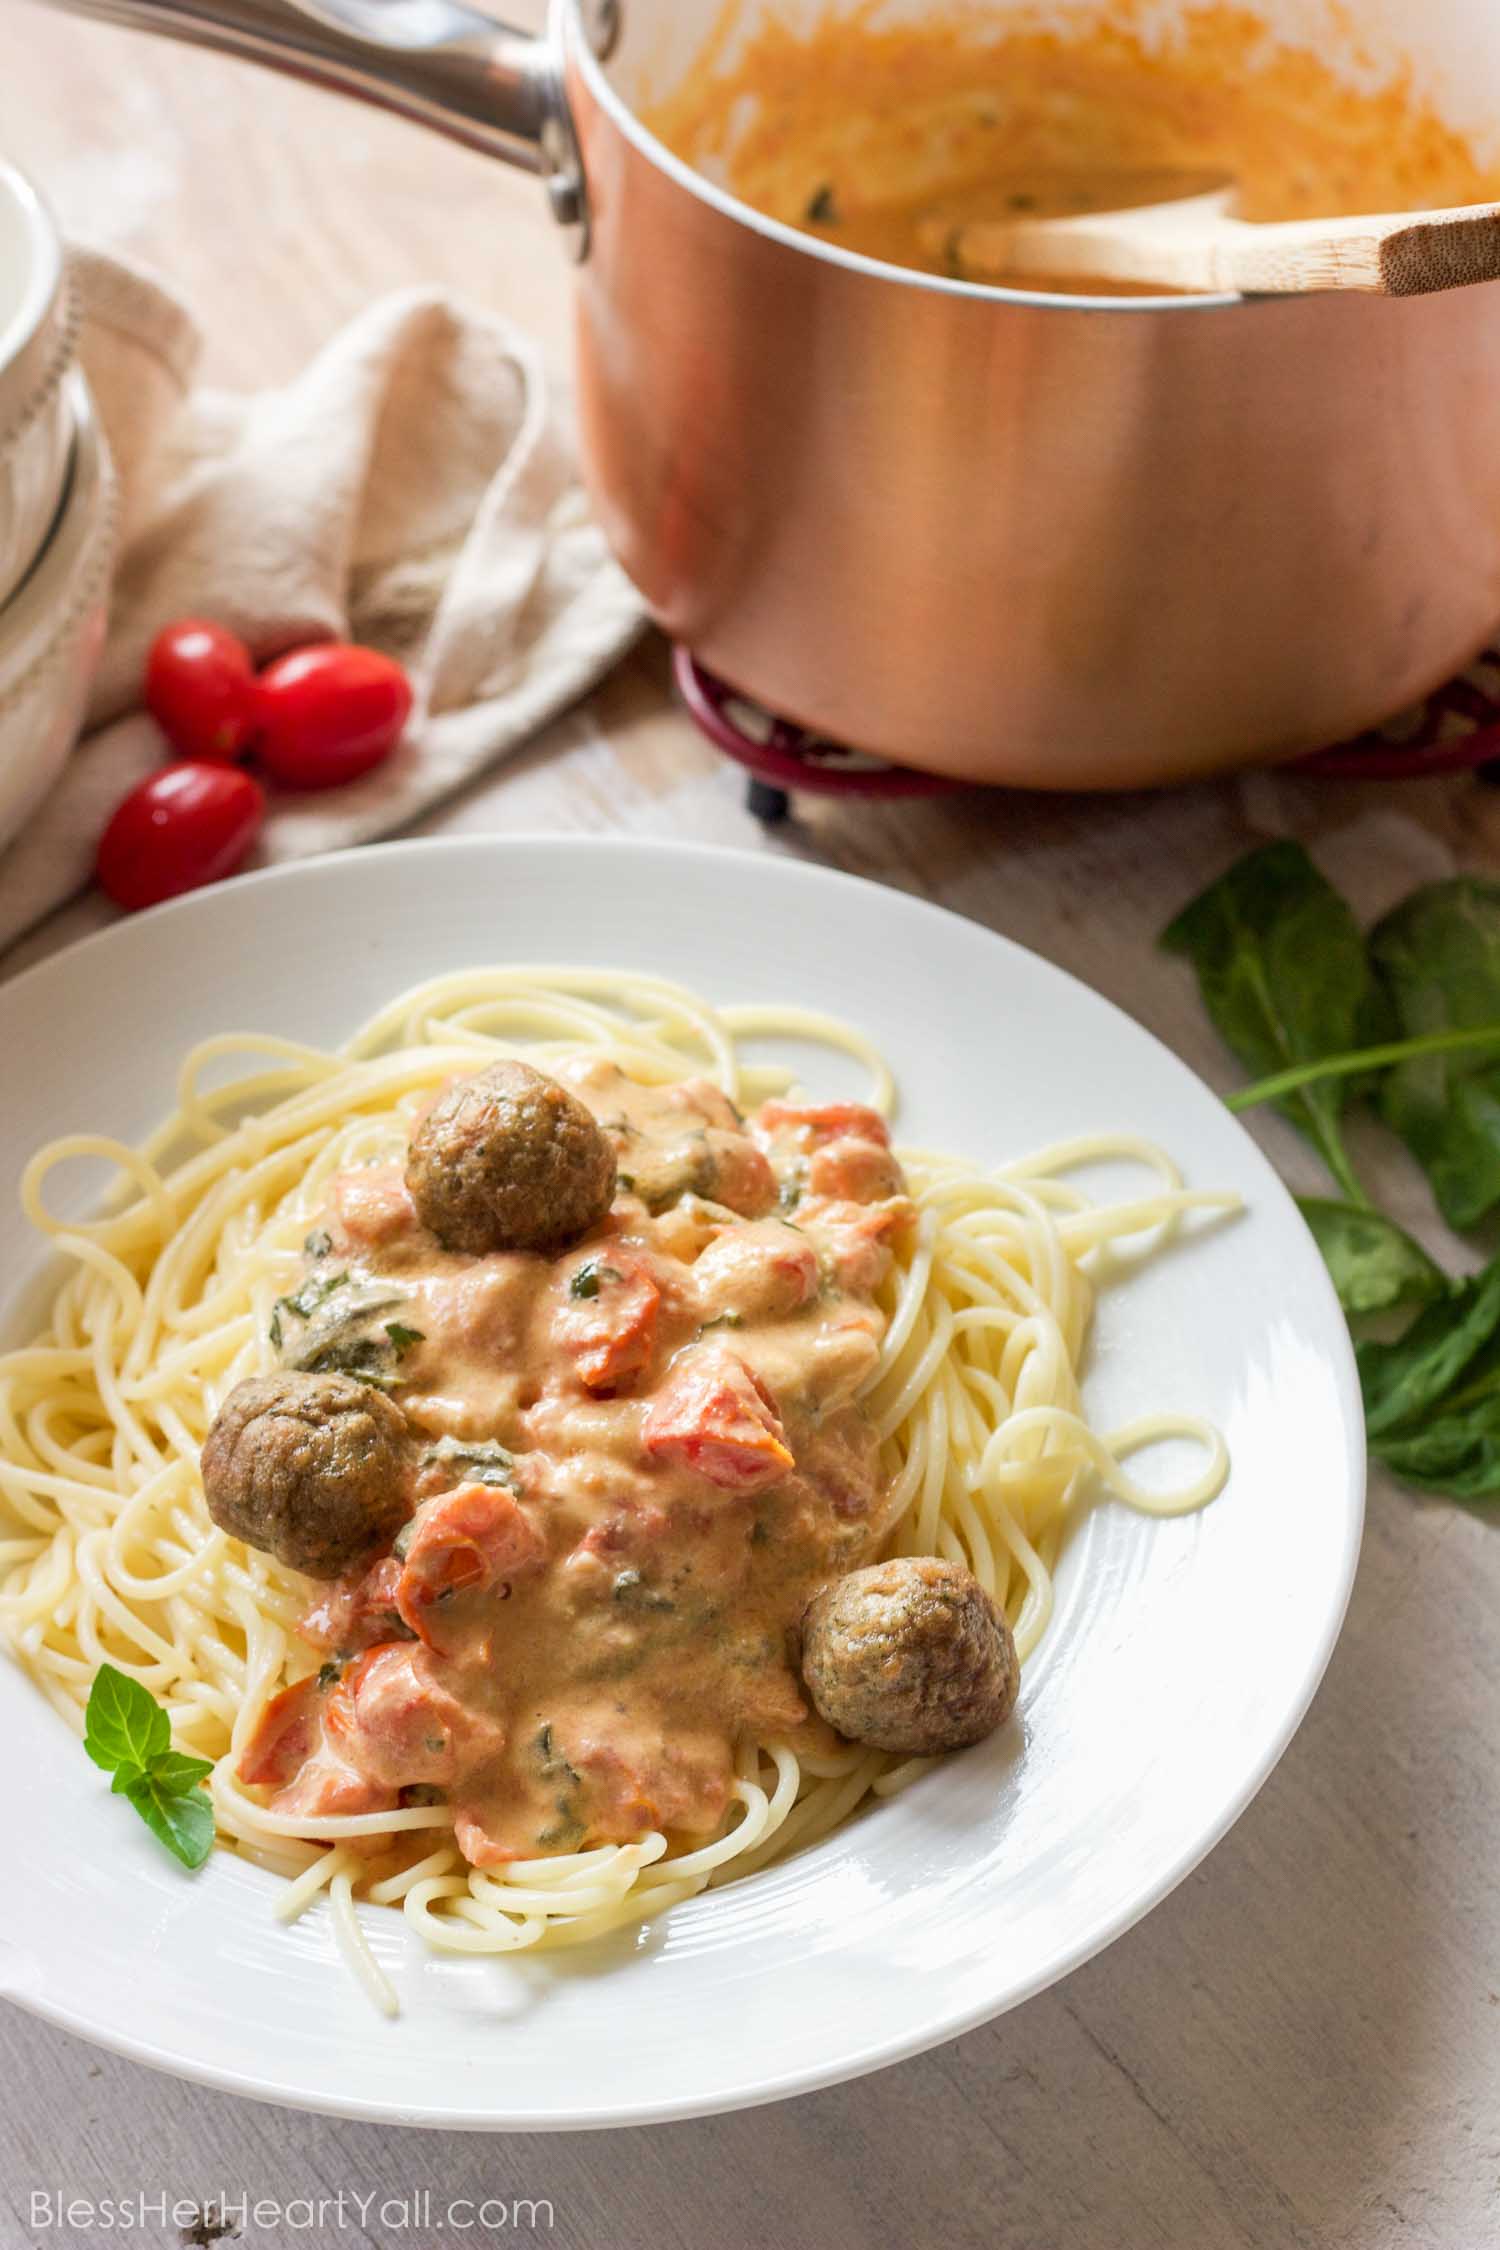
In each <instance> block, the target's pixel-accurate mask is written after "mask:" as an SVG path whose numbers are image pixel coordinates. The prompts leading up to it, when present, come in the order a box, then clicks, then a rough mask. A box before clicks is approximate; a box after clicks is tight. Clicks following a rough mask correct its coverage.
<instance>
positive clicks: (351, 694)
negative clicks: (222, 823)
mask: <svg viewBox="0 0 1500 2250" xmlns="http://www.w3.org/2000/svg"><path fill="white" fill-rule="evenodd" d="M410 710H411V682H410V681H409V680H408V679H407V677H406V674H405V673H404V672H403V671H402V669H401V667H400V665H399V664H396V663H394V662H393V661H392V660H391V658H390V657H388V656H382V655H381V654H380V652H379V651H378V650H377V649H373V648H356V647H355V646H354V645H353V644H352V643H351V642H346V641H328V642H325V643H324V644H323V645H322V646H320V647H317V648H299V649H295V650H294V651H293V652H292V654H291V655H290V656H282V657H278V658H277V660H276V662H275V663H274V664H271V665H268V666H267V667H266V669H265V671H264V672H262V674H261V676H260V730H261V731H260V741H259V744H258V748H259V753H260V758H261V762H262V764H263V765H264V767H265V769H266V772H267V773H268V774H270V775H271V777H272V779H273V780H275V781H279V782H280V783H281V785H282V787H283V788H284V789H335V788H337V787H338V785H339V783H340V782H344V781H356V780H358V778H359V776H360V775H361V774H362V773H368V772H369V771H370V769H371V768H372V767H373V766H378V765H379V764H380V762H381V760H382V759H383V758H388V757H389V756H390V754H391V752H392V751H393V750H394V749H395V747H396V744H397V743H398V742H399V741H400V739H401V729H402V728H403V727H404V726H405V724H406V720H407V714H408V713H409V711H410Z"/></svg>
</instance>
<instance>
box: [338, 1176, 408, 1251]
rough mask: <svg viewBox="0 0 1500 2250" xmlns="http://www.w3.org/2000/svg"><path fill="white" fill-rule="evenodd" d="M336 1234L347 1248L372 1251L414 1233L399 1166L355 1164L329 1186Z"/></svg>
mask: <svg viewBox="0 0 1500 2250" xmlns="http://www.w3.org/2000/svg"><path fill="white" fill-rule="evenodd" d="M333 1209H334V1215H335V1217H336V1218H337V1220H338V1224H339V1231H340V1233H341V1234H342V1235H343V1236H344V1238H345V1240H346V1241H347V1242H348V1243H350V1244H351V1245H354V1246H358V1247H364V1246H368V1247H370V1248H372V1249H373V1248H375V1247H376V1246H378V1245H379V1244H381V1243H385V1242H394V1241H395V1240H396V1238H397V1237H398V1236H400V1235H403V1234H412V1233H415V1231H416V1227H417V1213H416V1206H415V1205H414V1204H413V1202H412V1199H411V1197H410V1195H409V1194H408V1193H407V1188H406V1181H405V1179H404V1178H403V1177H402V1173H401V1167H400V1165H399V1164H356V1165H355V1166H353V1168H352V1169H351V1170H350V1171H347V1172H340V1173H339V1174H338V1175H337V1177H336V1178H335V1180H334V1183H333Z"/></svg>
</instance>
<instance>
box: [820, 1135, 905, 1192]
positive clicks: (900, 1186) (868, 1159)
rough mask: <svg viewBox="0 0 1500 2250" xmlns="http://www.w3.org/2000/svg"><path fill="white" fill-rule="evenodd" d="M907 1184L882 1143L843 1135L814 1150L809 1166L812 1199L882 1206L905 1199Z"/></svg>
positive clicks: (892, 1157) (893, 1158)
mask: <svg viewBox="0 0 1500 2250" xmlns="http://www.w3.org/2000/svg"><path fill="white" fill-rule="evenodd" d="M905 1188H906V1182H905V1180H904V1179H903V1178H902V1177H901V1167H900V1165H899V1164H898V1163H897V1162H896V1159H895V1157H894V1156H892V1154H891V1152H890V1150H889V1149H888V1148H886V1147H884V1146H883V1145H882V1144H881V1143H880V1142H878V1141H871V1140H864V1139H855V1138H854V1137H853V1136H852V1135H840V1136H839V1138H838V1139H837V1140H832V1141H824V1142H823V1143H822V1144H821V1146H820V1147H818V1148H816V1149H814V1151H813V1153H812V1156H811V1158H810V1159H809V1161H808V1166H807V1190H808V1193H809V1195H826V1196H835V1197H839V1198H841V1199H842V1200H843V1201H845V1202H848V1203H880V1202H883V1201H884V1200H885V1198H886V1197H887V1196H892V1195H901V1194H903V1193H904V1192H905Z"/></svg>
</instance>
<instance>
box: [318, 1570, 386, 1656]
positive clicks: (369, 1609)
mask: <svg viewBox="0 0 1500 2250" xmlns="http://www.w3.org/2000/svg"><path fill="white" fill-rule="evenodd" d="M400 1577H401V1565H400V1563H399V1562H398V1561H397V1559H396V1557H395V1556H394V1555H382V1556H381V1558H380V1560H379V1562H377V1563H372V1564H371V1565H370V1567H369V1569H368V1570H359V1571H353V1572H351V1573H350V1575H349V1576H348V1577H346V1578H336V1579H335V1580H334V1582H333V1584H332V1585H331V1586H329V1587H328V1588H327V1589H326V1591H325V1592H323V1593H321V1594H320V1595H319V1596H318V1598H317V1600H316V1601H315V1602H314V1603H313V1605H312V1607H311V1609H309V1610H308V1612H307V1614H306V1615H305V1616H304V1618H303V1619H302V1622H301V1624H300V1625H299V1626H298V1628H297V1630H298V1631H299V1632H300V1633H301V1635H302V1638H303V1639H304V1640H305V1641H311V1642H312V1644H313V1647H314V1648H329V1649H333V1648H338V1649H344V1650H353V1649H360V1648H369V1647H370V1646H371V1644H372V1643H373V1642H375V1641H388V1640H391V1639H393V1638H396V1637H398V1636H399V1635H400V1634H401V1632H402V1631H403V1629H404V1628H403V1627H402V1624H401V1620H400V1618H399V1616H398V1615H397V1612H396V1588H397V1585H398V1583H399V1581H400Z"/></svg>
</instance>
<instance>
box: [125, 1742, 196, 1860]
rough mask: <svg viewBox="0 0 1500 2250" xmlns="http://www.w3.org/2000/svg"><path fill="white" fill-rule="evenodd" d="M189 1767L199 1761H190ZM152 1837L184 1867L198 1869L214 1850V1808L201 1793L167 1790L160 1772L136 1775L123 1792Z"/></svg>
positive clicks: (192, 1789)
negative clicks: (157, 1839) (164, 1846)
mask: <svg viewBox="0 0 1500 2250" xmlns="http://www.w3.org/2000/svg"><path fill="white" fill-rule="evenodd" d="M188 1762H189V1763H190V1764H194V1765H196V1764H199V1763H200V1762H201V1761H200V1760H198V1759H192V1760H189V1761H188ZM125 1794H126V1796H127V1797H128V1798H129V1799H130V1802H131V1803H132V1804H133V1805H134V1807H135V1809H136V1811H137V1812H138V1813H139V1814H140V1816H141V1818H142V1820H143V1821H144V1822H145V1823H146V1826H147V1827H148V1828H149V1829H150V1831H151V1833H152V1835H153V1836H155V1837H157V1838H159V1840H160V1841H161V1842H162V1843H163V1844H165V1845H166V1847H167V1850H168V1851H169V1852H170V1853H171V1854H172V1856H173V1857H174V1859H180V1860H181V1862H182V1864H183V1866H184V1867H201V1866H202V1865H203V1862H204V1861H205V1860H206V1859H207V1857H208V1855H209V1853H210V1852H211V1851H212V1850H213V1842H214V1808H213V1806H212V1804H210V1802H209V1800H208V1798H207V1797H206V1796H205V1795H204V1793H203V1791H202V1790H201V1789H198V1788H189V1789H187V1790H181V1789H175V1788H172V1787H169V1786H168V1784H167V1783H166V1782H164V1781H163V1780H162V1779H161V1777H160V1774H159V1772H157V1771H155V1770H153V1771H152V1772H151V1773H143V1774H137V1776H136V1778H135V1780H134V1781H132V1782H131V1784H130V1786H129V1788H128V1789H127V1790H126V1792H125Z"/></svg>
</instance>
